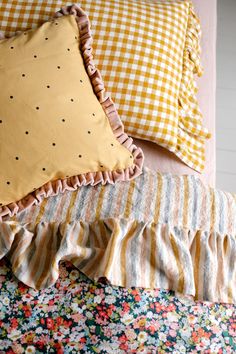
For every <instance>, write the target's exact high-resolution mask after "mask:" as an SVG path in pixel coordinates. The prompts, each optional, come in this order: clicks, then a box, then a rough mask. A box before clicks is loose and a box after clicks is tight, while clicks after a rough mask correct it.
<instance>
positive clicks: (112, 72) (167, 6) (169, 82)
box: [0, 0, 210, 172]
mask: <svg viewBox="0 0 236 354" xmlns="http://www.w3.org/2000/svg"><path fill="white" fill-rule="evenodd" d="M78 4H79V5H80V6H81V7H82V8H83V9H84V10H85V11H86V12H87V13H88V15H89V17H90V21H91V25H92V34H93V37H94V44H93V47H94V56H95V63H96V65H97V67H98V68H99V70H100V71H101V74H102V77H103V78H104V82H105V86H106V88H107V92H108V94H109V95H111V97H112V98H113V99H114V101H115V103H116V105H117V108H118V111H119V114H120V116H121V119H122V121H123V123H124V125H125V129H126V131H127V133H128V134H129V135H131V136H133V137H137V138H141V139H145V140H150V141H153V142H155V143H157V144H160V145H162V146H163V147H165V148H167V149H169V150H170V151H172V152H174V153H175V154H176V155H177V156H178V157H179V158H180V159H182V161H183V162H185V163H186V164H188V165H189V166H190V167H192V168H194V169H196V170H197V171H199V172H202V170H203V168H204V162H205V140H206V139H207V138H209V136H210V135H209V133H208V132H207V130H206V129H205V128H203V126H202V115H201V112H200V110H199V107H198V103H197V100H196V96H195V94H196V90H197V88H196V83H195V81H194V74H195V73H197V74H198V75H200V74H201V67H200V63H199V53H200V48H199V36H200V26H199V20H198V18H197V17H196V15H195V14H194V12H193V9H192V4H191V1H188V0H184V1H181V0H179V1H177V0H176V1H175V0H172V1H164V0H163V1H155V0H129V1H127V0H106V1H104V0H96V1H94V0H81V1H80V2H79V3H78ZM64 5H68V2H63V1H37V0H36V1H32V0H30V1H21V0H18V1H11V2H9V1H4V0H3V1H2V2H1V5H0V30H3V31H5V32H6V34H7V35H12V34H14V33H15V32H16V31H17V30H24V29H27V28H32V27H33V26H35V25H38V24H41V23H42V22H44V21H45V20H47V19H48V18H50V17H51V16H52V15H53V13H54V12H55V10H57V9H59V8H60V7H61V6H64Z"/></svg>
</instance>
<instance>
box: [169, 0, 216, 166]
mask: <svg viewBox="0 0 236 354" xmlns="http://www.w3.org/2000/svg"><path fill="white" fill-rule="evenodd" d="M200 37H201V28H200V22H199V19H198V17H197V15H196V14H195V12H194V10H193V5H192V2H191V1H189V17H188V25H187V30H186V41H185V47H184V54H183V70H182V80H181V85H180V91H179V123H178V128H179V129H178V141H177V150H176V151H175V154H176V155H177V156H178V157H179V158H180V159H181V160H183V161H184V162H185V163H186V164H187V165H188V166H190V167H192V168H193V169H195V170H197V171H199V172H202V171H203V169H204V164H205V141H206V139H209V138H210V137H211V134H210V133H209V132H208V130H207V129H206V128H205V127H204V126H203V124H202V113H201V111H200V108H199V105H198V101H197V98H196V93H197V90H198V89H197V84H196V81H195V78H194V75H195V74H196V75H198V76H201V75H202V73H203V69H202V66H201V63H200V53H201V50H200Z"/></svg>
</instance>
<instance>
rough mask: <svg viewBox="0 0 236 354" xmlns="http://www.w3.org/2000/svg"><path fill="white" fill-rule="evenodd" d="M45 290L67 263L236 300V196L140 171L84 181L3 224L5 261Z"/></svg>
mask: <svg viewBox="0 0 236 354" xmlns="http://www.w3.org/2000/svg"><path fill="white" fill-rule="evenodd" d="M4 256H6V257H7V258H8V259H9V260H10V262H11V264H12V271H13V273H14V274H15V276H16V277H17V278H18V279H20V280H21V281H22V282H23V283H25V284H27V285H28V286H31V287H33V288H36V289H42V288H45V287H48V286H51V285H52V284H54V283H55V281H56V280H57V278H58V276H59V271H58V268H59V263H60V261H61V260H67V261H70V262H71V263H72V264H73V265H74V266H75V267H77V268H78V269H79V270H80V271H81V272H83V273H84V274H86V275H87V276H88V277H89V278H90V279H93V280H96V281H97V280H99V279H100V278H104V277H105V278H107V279H108V281H109V282H110V283H111V284H113V285H117V286H122V287H132V286H134V287H144V288H163V289H169V290H174V291H175V292H176V293H178V294H183V295H191V296H193V297H194V298H195V299H196V300H201V301H213V302H225V303H236V293H235V289H236V265H235V258H236V196H235V195H234V194H231V193H226V192H222V191H219V190H214V189H212V188H209V187H207V186H205V185H204V184H203V183H202V182H201V180H200V179H199V178H197V177H195V176H172V175H169V174H168V175H161V174H159V173H156V172H153V171H150V170H148V169H144V173H143V174H142V175H141V176H139V177H138V178H136V179H135V180H132V181H129V182H126V183H119V182H118V184H116V185H115V186H114V185H106V186H102V185H97V186H96V187H91V186H87V187H81V188H80V189H79V190H76V191H67V192H65V194H63V195H62V194H58V195H57V196H54V197H50V198H49V199H44V201H43V202H42V203H41V205H35V206H32V207H31V208H30V209H28V210H24V211H23V212H22V213H20V214H18V215H16V216H14V217H13V218H9V216H7V217H4V218H3V219H2V221H1V222H0V258H3V257H4Z"/></svg>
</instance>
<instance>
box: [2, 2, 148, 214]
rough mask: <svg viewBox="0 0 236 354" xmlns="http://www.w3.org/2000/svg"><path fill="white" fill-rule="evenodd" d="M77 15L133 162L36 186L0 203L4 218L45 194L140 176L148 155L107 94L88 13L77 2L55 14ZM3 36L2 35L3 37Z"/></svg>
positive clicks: (83, 44) (83, 43) (92, 71)
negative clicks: (3, 203)
mask: <svg viewBox="0 0 236 354" xmlns="http://www.w3.org/2000/svg"><path fill="white" fill-rule="evenodd" d="M69 14H70V15H74V16H75V18H76V21H77V24H78V28H79V33H80V49H81V53H82V56H83V60H84V64H85V68H86V70H87V73H88V76H89V78H90V81H91V84H92V86H93V90H94V93H95V94H96V96H97V98H98V100H99V102H100V104H101V105H102V107H103V110H104V112H105V113H106V115H107V117H108V119H109V123H110V126H111V128H112V130H113V133H114V136H115V137H116V139H117V140H118V141H119V143H120V144H121V145H123V146H124V147H125V148H126V149H128V150H129V151H130V153H131V154H132V157H133V165H132V166H130V167H127V168H125V169H123V170H116V171H98V172H88V173H84V174H81V175H77V176H73V177H68V178H65V179H58V180H55V181H49V182H48V183H46V184H44V185H43V186H42V187H40V188H38V189H36V190H35V191H34V192H32V193H30V194H29V195H27V196H26V197H24V198H23V199H21V200H20V201H17V202H13V203H10V204H8V205H5V206H1V205H0V218H1V217H4V216H7V215H9V216H13V215H16V214H17V213H19V212H21V211H22V210H24V209H26V208H28V207H30V206H33V205H37V204H39V203H41V201H42V200H43V199H44V198H47V197H50V196H54V195H57V194H58V193H64V192H65V191H71V190H76V189H78V188H79V187H82V186H87V185H92V186H95V185H97V184H99V183H101V184H107V183H110V184H114V183H115V182H117V181H127V180H132V179H133V178H136V177H137V176H139V175H140V174H141V173H142V167H143V161H144V156H143V152H142V150H141V149H140V148H138V147H137V146H136V145H135V144H133V139H132V138H130V137H129V136H128V135H127V134H126V133H125V132H124V126H123V123H122V122H121V120H120V117H119V115H118V112H117V110H116V107H115V105H114V103H113V101H112V100H111V98H110V97H108V96H106V93H105V88H104V83H103V80H102V77H101V74H100V72H99V70H98V69H97V68H96V67H95V65H94V62H93V55H92V36H91V31H90V23H89V19H88V16H87V15H86V13H85V12H84V11H83V10H82V9H80V7H79V6H77V5H72V6H69V7H66V8H64V9H62V10H61V12H57V13H56V15H55V17H60V16H63V15H69ZM0 38H1V37H0Z"/></svg>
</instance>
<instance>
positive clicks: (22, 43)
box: [0, 15, 133, 205]
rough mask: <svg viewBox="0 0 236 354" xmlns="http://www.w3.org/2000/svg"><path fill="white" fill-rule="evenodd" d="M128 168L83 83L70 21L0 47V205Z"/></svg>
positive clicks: (86, 83)
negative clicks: (71, 179)
mask: <svg viewBox="0 0 236 354" xmlns="http://www.w3.org/2000/svg"><path fill="white" fill-rule="evenodd" d="M132 164H133V157H132V156H131V154H130V152H129V151H128V149H126V148H125V147H124V146H122V145H120V143H119V142H118V141H117V139H116V138H115V136H114V134H113V131H112V128H111V126H110V123H109V121H108V118H107V117H106V115H105V113H104V111H103V109H102V107H101V105H100V103H99V102H98V100H97V98H96V96H95V94H94V92H93V88H92V85H91V82H90V79H89V77H88V76H87V73H86V70H85V67H84V63H83V59H82V56H81V52H80V50H79V33H78V27H77V23H76V20H75V17H74V16H72V15H71V16H64V17H61V18H59V19H56V20H54V21H51V22H47V23H45V24H44V25H42V26H41V27H39V28H38V29H36V30H31V31H27V32H23V33H21V34H19V35H18V36H15V37H12V38H10V39H3V40H1V41H0V166H1V173H0V203H1V204H3V205H5V204H8V203H10V202H13V201H17V200H20V199H21V198H23V197H24V196H26V195H27V194H28V193H30V192H31V191H33V190H34V189H36V188H39V187H40V186H42V185H43V184H45V183H46V182H48V181H52V180H57V179H63V178H66V177H68V176H74V175H79V174H84V173H87V172H97V171H113V170H122V169H125V168H127V167H129V166H131V165H132Z"/></svg>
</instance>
